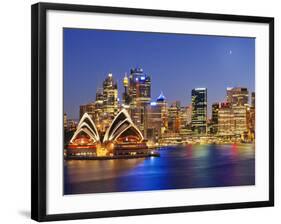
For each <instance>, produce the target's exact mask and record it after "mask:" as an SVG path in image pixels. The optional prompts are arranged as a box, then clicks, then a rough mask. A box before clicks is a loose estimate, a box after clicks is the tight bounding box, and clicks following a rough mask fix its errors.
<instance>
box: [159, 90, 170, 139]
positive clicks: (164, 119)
mask: <svg viewBox="0 0 281 224" xmlns="http://www.w3.org/2000/svg"><path fill="white" fill-rule="evenodd" d="M156 104H157V105H158V106H159V107H160V108H161V134H163V133H164V132H165V131H167V129H168V104H167V101H166V97H165V96H164V94H163V92H162V91H161V93H160V95H159V96H158V97H157V99H156Z"/></svg>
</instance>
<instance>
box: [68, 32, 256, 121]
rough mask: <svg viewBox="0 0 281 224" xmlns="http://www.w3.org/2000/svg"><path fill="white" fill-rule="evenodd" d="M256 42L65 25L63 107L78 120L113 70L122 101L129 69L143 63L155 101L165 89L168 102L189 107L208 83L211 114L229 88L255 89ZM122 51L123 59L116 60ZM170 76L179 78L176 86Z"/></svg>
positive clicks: (242, 39) (175, 82) (209, 113)
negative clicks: (193, 96) (196, 90)
mask: <svg viewBox="0 0 281 224" xmlns="http://www.w3.org/2000/svg"><path fill="white" fill-rule="evenodd" d="M118 36H119V38H118ZM112 42H113V43H112ZM125 42H126V43H125ZM137 43H139V44H137ZM140 43H143V46H142V47H143V48H144V49H142V47H141V45H140ZM144 43H145V44H144ZM254 43H255V42H254V39H252V38H238V37H235V38H234V37H218V36H201V35H179V34H159V33H143V32H126V31H100V30H81V29H64V111H65V112H66V113H67V114H68V117H70V118H74V119H77V118H78V117H79V106H80V105H82V104H87V103H89V102H91V101H94V100H95V95H96V90H97V88H99V87H101V85H102V81H103V80H104V78H105V77H106V76H107V74H108V73H113V77H114V78H115V80H116V81H117V82H118V96H119V99H120V101H121V100H122V93H123V85H122V81H123V77H124V74H125V73H127V74H129V70H130V69H131V68H133V67H136V66H138V67H142V68H143V69H144V73H146V74H148V75H150V76H151V80H152V81H151V82H152V85H151V101H155V100H156V98H157V97H158V96H159V94H160V92H161V91H163V93H164V95H165V96H166V97H167V101H168V102H169V103H170V102H172V101H176V100H179V101H180V102H181V104H182V106H186V105H188V104H191V91H192V89H194V88H198V87H204V88H207V89H208V117H210V115H211V105H212V103H215V102H222V101H225V100H226V88H227V87H230V86H232V87H235V86H238V87H246V88H248V90H249V92H252V91H254V80H255V79H254V72H255V71H254V64H255V62H254V54H255V52H254V46H255V44H254ZM155 44H156V45H155ZM132 45H133V46H132ZM86 46H87V48H86ZM134 46H135V47H134ZM162 47H163V48H164V47H165V48H166V49H162ZM183 48H184V49H183ZM196 48H197V49H196ZM155 49H156V50H158V52H155ZM185 49H186V52H184V50H185ZM204 49H205V52H203V50H204ZM208 50H209V52H208ZM93 51H94V53H93ZM124 51H125V53H124ZM134 51H135V54H133V53H134ZM190 51H191V52H190ZM110 52H111V53H112V55H111V54H107V53H110ZM148 52H150V54H149V55H148V54H146V53H148ZM118 53H120V57H121V58H120V57H116V58H115V59H116V60H113V59H114V57H115V56H118V55H116V54H118ZM200 53H204V54H200ZM171 54H172V55H175V56H174V57H173V58H171ZM147 55H148V56H147ZM98 56H99V57H98ZM146 56H147V57H148V59H147V58H146ZM153 56H154V57H155V61H153V62H155V65H154V66H153V62H151V59H152V57H153ZM106 58H108V59H106ZM198 58H200V59H201V60H199V62H198ZM149 59H150V60H149ZM169 59H170V60H169ZM216 59H217V60H216ZM94 62H96V63H94ZM137 62H140V64H137ZM161 62H162V65H158V64H161ZM200 62H201V64H203V65H204V66H202V65H200ZM133 63H135V64H133ZM128 64H131V65H128ZM95 65H96V66H95ZM219 65H220V66H219ZM126 66H127V67H126ZM175 73H176V75H175ZM226 73H228V74H232V77H230V75H225V74H226ZM171 74H173V75H171ZM193 74H194V75H193ZM233 74H239V75H236V76H235V75H233ZM170 77H176V79H174V80H173V83H172V85H171V79H170ZM77 92H79V94H76V93H77Z"/></svg>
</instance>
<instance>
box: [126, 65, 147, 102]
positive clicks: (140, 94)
mask: <svg viewBox="0 0 281 224" xmlns="http://www.w3.org/2000/svg"><path fill="white" fill-rule="evenodd" d="M150 92H151V80H150V76H148V75H146V74H144V72H143V69H141V68H134V69H131V71H130V76H129V95H130V96H131V98H132V102H131V103H132V104H134V105H135V104H143V103H149V102H150V100H151V94H150Z"/></svg>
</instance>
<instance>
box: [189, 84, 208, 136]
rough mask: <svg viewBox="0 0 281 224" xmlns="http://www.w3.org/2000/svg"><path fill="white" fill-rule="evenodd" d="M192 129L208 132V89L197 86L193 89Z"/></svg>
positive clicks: (201, 132)
mask: <svg viewBox="0 0 281 224" xmlns="http://www.w3.org/2000/svg"><path fill="white" fill-rule="evenodd" d="M191 101H192V121H191V126H192V130H193V131H194V132H195V133H197V134H203V133H206V122H207V89H206V88H195V89H193V90H192V91H191Z"/></svg>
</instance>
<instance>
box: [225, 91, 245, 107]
mask: <svg viewBox="0 0 281 224" xmlns="http://www.w3.org/2000/svg"><path fill="white" fill-rule="evenodd" d="M226 94H227V102H228V103H230V104H231V106H232V105H242V106H245V105H247V104H248V101H249V92H248V89H247V88H242V87H229V88H227V89H226Z"/></svg>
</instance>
